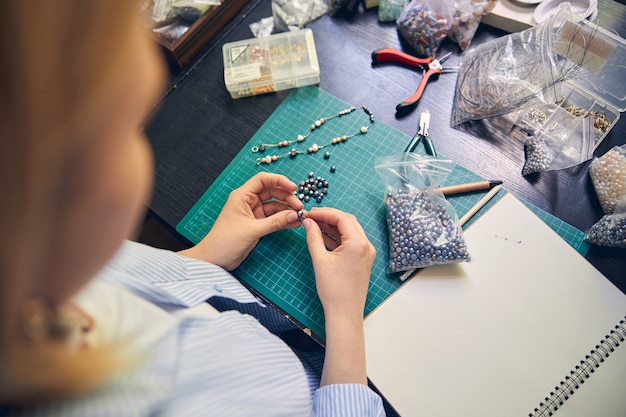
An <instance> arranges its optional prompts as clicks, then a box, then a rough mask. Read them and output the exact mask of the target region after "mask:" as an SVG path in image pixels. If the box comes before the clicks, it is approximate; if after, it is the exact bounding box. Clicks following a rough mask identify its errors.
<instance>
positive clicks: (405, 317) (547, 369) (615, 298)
mask: <svg viewBox="0 0 626 417" xmlns="http://www.w3.org/2000/svg"><path fill="white" fill-rule="evenodd" d="M464 235H465V239H466V242H467V245H468V248H469V252H470V255H471V257H472V260H471V261H470V262H464V263H460V264H450V265H442V266H432V267H428V268H425V269H423V270H422V271H420V272H419V273H418V274H417V275H416V276H415V277H414V278H412V279H410V280H409V281H408V282H406V283H405V284H404V285H403V286H402V287H400V289H399V290H398V291H397V292H396V293H394V294H393V295H392V296H391V297H389V298H388V299H387V300H386V301H385V302H384V303H383V304H381V305H380V306H379V307H378V308H377V309H376V310H374V311H373V312H372V313H371V314H370V315H369V316H368V317H367V318H366V320H365V335H366V349H367V373H368V376H369V378H370V379H371V381H372V382H373V383H374V385H375V386H376V387H377V388H378V389H380V390H381V392H382V393H383V395H385V397H386V398H387V399H388V400H389V401H390V402H391V404H392V405H393V406H394V407H395V408H396V409H397V410H398V411H399V412H400V414H401V415H402V416H428V417H435V416H446V417H447V416H481V417H489V416H494V417H495V416H497V417H502V416H507V417H510V416H523V417H526V416H528V415H529V413H531V412H532V411H533V410H534V408H535V407H537V406H538V405H539V403H540V402H542V401H543V399H544V398H545V397H546V396H547V395H548V394H549V393H550V391H552V390H553V389H554V387H555V386H556V385H557V384H558V383H559V382H560V381H561V380H563V379H564V377H565V376H566V375H569V372H570V370H572V369H574V367H575V366H576V365H578V363H579V362H580V361H581V360H582V359H584V358H585V355H587V354H588V353H589V352H590V351H591V350H592V349H593V348H594V347H595V346H596V344H598V343H599V342H600V341H601V340H603V339H604V337H605V335H606V334H607V333H608V332H609V331H610V330H611V329H613V328H614V326H615V325H616V324H618V323H619V321H620V320H623V319H624V317H625V316H626V296H625V295H624V294H623V293H622V292H621V291H620V290H619V289H618V288H617V287H615V286H614V285H613V284H612V283H611V282H610V281H609V280H607V279H606V278H605V277H604V276H603V275H602V274H601V273H600V272H598V271H597V270H596V269H595V268H594V267H593V266H592V265H591V264H589V262H587V260H586V259H585V258H583V257H582V256H581V255H580V254H579V253H578V252H576V251H575V250H574V249H573V248H571V247H570V246H569V245H568V244H567V243H566V242H565V241H564V240H563V239H562V238H561V237H560V236H558V234H556V233H555V232H554V231H553V230H552V229H551V228H550V227H549V226H547V225H546V224H545V223H544V222H543V221H542V220H541V219H540V218H539V217H537V216H536V215H535V214H534V213H532V212H531V211H530V210H529V209H528V208H527V207H526V206H525V205H524V204H523V203H522V202H520V201H519V200H518V199H516V198H515V197H514V196H513V195H511V194H510V193H508V194H507V195H506V196H504V197H503V198H501V199H500V200H499V201H498V202H497V203H496V204H495V205H494V206H493V207H492V208H490V209H489V210H488V211H487V212H486V213H484V214H483V215H482V216H481V217H480V218H479V219H478V220H477V221H476V222H474V224H473V225H472V226H471V227H470V228H468V230H467V231H466V232H465V233H464ZM623 345H624V343H622V344H620V347H619V348H618V350H621V351H616V353H614V354H613V355H612V356H611V357H609V358H608V359H607V360H606V362H605V363H604V364H603V365H602V366H601V367H600V369H598V371H597V372H596V373H595V374H592V376H591V377H590V379H589V380H588V381H587V382H586V383H585V384H584V385H582V387H581V389H580V390H578V391H577V392H575V394H574V395H573V398H572V399H570V400H569V401H571V403H570V404H567V402H566V404H565V405H564V407H562V409H560V410H559V411H558V412H557V414H556V415H557V416H558V417H560V416H571V415H590V414H585V413H582V414H577V410H582V409H585V410H598V412H597V413H596V415H602V416H607V415H619V416H622V417H623V416H625V415H626V390H624V386H625V385H626V352H624V350H626V347H624V346H623ZM605 367H607V368H608V367H611V369H609V370H606V369H602V368H605ZM594 380H595V381H594ZM594 384H596V385H597V387H598V388H597V389H593V388H590V387H589V386H591V385H594ZM602 384H604V385H605V386H613V387H615V388H616V389H613V390H609V389H603V388H602ZM585 390H588V392H589V393H590V394H589V395H585V392H584V391H585ZM591 393H592V394H593V395H591ZM577 402H578V403H580V404H578V405H576V404H577ZM602 407H605V408H602ZM611 407H612V408H613V409H614V410H617V411H616V412H617V414H615V413H613V414H611V413H609V410H611ZM601 410H606V411H607V412H606V413H605V412H603V411H601Z"/></svg>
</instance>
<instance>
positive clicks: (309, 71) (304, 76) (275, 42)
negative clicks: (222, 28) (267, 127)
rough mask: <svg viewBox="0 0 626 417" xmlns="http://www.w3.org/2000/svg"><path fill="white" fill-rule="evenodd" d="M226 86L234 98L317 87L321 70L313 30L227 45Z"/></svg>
mask: <svg viewBox="0 0 626 417" xmlns="http://www.w3.org/2000/svg"><path fill="white" fill-rule="evenodd" d="M222 55H223V58H224V82H225V84H226V88H227V90H228V91H229V92H230V95H231V97H232V98H241V97H247V96H255V95H258V94H265V93H272V92H275V91H281V90H287V89H290V88H295V87H302V86H306V85H311V84H317V83H319V81H320V67H319V63H318V61H317V52H316V50H315V41H314V39H313V31H311V29H301V30H298V31H295V32H286V33H279V34H276V35H271V36H266V37H261V38H252V39H246V40H242V41H237V42H229V43H225V44H224V45H223V46H222Z"/></svg>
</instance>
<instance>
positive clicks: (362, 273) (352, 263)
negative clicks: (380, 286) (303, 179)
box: [303, 208, 376, 318]
mask: <svg viewBox="0 0 626 417" xmlns="http://www.w3.org/2000/svg"><path fill="white" fill-rule="evenodd" d="M303 223H304V227H305V230H306V235H307V245H308V246H309V252H310V253H311V258H312V260H313V269H315V282H316V285H317V292H318V295H319V297H320V300H321V301H322V305H323V306H324V312H325V313H327V314H328V313H333V314H334V313H337V314H339V313H341V314H350V315H355V314H356V315H358V316H359V317H360V318H362V317H363V308H364V306H365V298H366V296H367V287H368V284H369V279H370V273H371V271H372V264H373V263H374V258H375V257H376V250H375V249H374V246H372V244H371V243H370V241H369V240H368V239H367V236H366V235H365V232H364V231H363V229H362V228H361V225H360V224H359V222H358V221H357V219H356V217H354V216H353V215H352V214H348V213H344V212H342V211H340V210H336V209H332V208H314V209H312V210H311V211H310V212H309V213H308V216H307V219H305V220H304V222H303ZM328 249H331V250H330V251H329V250H328Z"/></svg>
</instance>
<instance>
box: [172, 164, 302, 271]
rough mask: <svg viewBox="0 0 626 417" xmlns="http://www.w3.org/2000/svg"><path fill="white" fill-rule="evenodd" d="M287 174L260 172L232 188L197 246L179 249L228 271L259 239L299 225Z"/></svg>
mask: <svg viewBox="0 0 626 417" xmlns="http://www.w3.org/2000/svg"><path fill="white" fill-rule="evenodd" d="M296 188H297V186H296V184H294V183H293V182H291V181H290V180H289V179H288V178H287V177H285V176H283V175H278V174H271V173H267V172H261V173H259V174H257V175H255V176H254V177H252V178H250V179H249V180H248V181H247V182H246V183H245V184H243V185H242V186H241V187H239V188H237V189H236V190H233V191H232V192H231V193H230V195H229V197H228V200H227V201H226V204H225V205H224V207H223V208H222V211H221V212H220V215H219V216H218V218H217V220H216V221H215V224H214V225H213V227H212V228H211V230H210V231H209V233H208V234H207V235H206V236H205V237H204V239H202V241H200V243H198V244H197V245H196V246H194V247H192V248H190V249H187V250H184V251H181V254H183V255H186V256H189V257H191V258H196V259H201V260H204V261H207V262H211V263H214V264H216V265H219V266H221V267H222V268H224V269H226V270H227V271H232V270H233V269H235V268H237V267H238V266H239V265H240V264H241V262H243V261H244V259H246V257H247V256H248V255H249V254H250V252H251V251H252V249H254V247H255V246H256V244H257V243H258V242H259V239H260V238H261V237H263V236H265V235H267V234H269V233H272V232H275V231H277V230H280V229H286V228H293V227H298V226H300V219H299V218H298V214H297V211H298V210H302V209H303V208H304V206H303V204H302V202H301V201H300V200H299V199H298V197H297V196H296V195H295V194H294V191H295V190H296Z"/></svg>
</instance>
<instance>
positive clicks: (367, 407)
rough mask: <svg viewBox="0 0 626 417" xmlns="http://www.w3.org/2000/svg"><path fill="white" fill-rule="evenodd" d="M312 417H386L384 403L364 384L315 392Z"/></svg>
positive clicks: (343, 385)
mask: <svg viewBox="0 0 626 417" xmlns="http://www.w3.org/2000/svg"><path fill="white" fill-rule="evenodd" d="M311 416H314V417H331V416H342V417H352V416H354V417H384V416H385V409H384V407H383V401H382V399H381V398H380V396H379V395H378V394H376V393H375V392H374V391H372V390H371V389H370V388H369V387H367V386H366V385H363V384H332V385H326V386H324V387H321V388H319V389H318V390H317V391H315V395H314V396H313V407H312V413H311Z"/></svg>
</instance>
